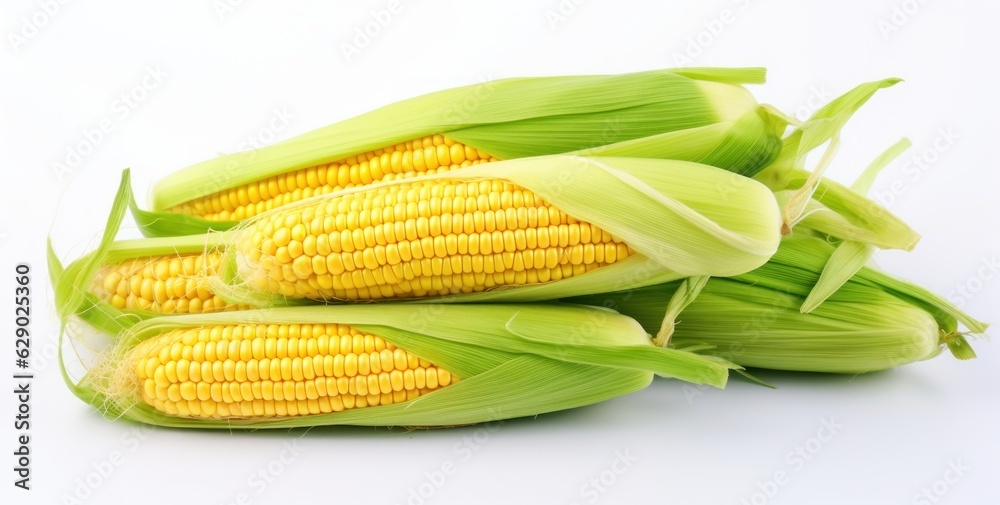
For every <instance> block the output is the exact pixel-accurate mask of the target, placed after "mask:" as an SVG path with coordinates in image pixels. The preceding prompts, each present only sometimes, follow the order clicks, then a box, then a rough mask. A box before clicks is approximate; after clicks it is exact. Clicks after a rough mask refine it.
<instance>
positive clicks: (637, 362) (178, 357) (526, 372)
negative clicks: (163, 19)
mask: <svg viewBox="0 0 1000 505" xmlns="http://www.w3.org/2000/svg"><path fill="white" fill-rule="evenodd" d="M290 325H291V326H290ZM329 325H342V326H338V328H340V329H341V331H343V330H344V328H345V327H349V328H351V331H357V332H359V333H358V335H361V334H363V335H362V336H360V337H359V336H358V335H355V336H354V337H350V336H348V337H345V338H347V340H341V341H342V342H343V343H342V344H341V347H343V346H344V345H351V342H352V341H353V342H354V346H355V347H354V348H355V349H359V348H360V347H358V346H361V347H365V348H366V349H367V347H372V349H371V352H376V351H377V347H376V346H382V348H383V352H386V348H385V347H384V345H392V346H395V349H398V350H400V352H404V351H405V353H408V354H407V356H409V358H407V359H409V360H410V362H411V366H418V367H421V369H423V368H426V367H436V368H433V369H435V370H438V372H437V374H438V375H440V376H441V377H442V382H441V383H440V384H438V385H437V386H436V387H432V388H431V387H430V386H431V384H430V380H431V379H430V374H431V372H428V375H427V381H428V385H427V386H426V387H425V390H424V391H420V392H418V394H413V395H411V397H407V395H406V394H402V395H399V394H397V395H396V397H397V398H396V399H395V400H391V398H392V394H390V396H389V398H390V399H388V400H387V401H388V403H381V404H378V405H377V406H372V404H369V403H367V400H366V401H365V402H362V403H364V404H362V403H359V401H360V400H355V399H352V400H350V401H349V402H346V403H348V405H346V406H345V402H343V401H340V402H339V403H338V401H337V400H330V402H331V404H332V405H334V406H335V407H336V408H340V409H341V410H339V411H332V412H326V413H312V412H313V410H315V409H316V408H318V405H319V404H320V403H323V401H322V399H321V398H329V397H337V398H342V399H344V400H346V399H347V398H346V397H347V396H348V395H350V396H353V397H359V396H358V394H356V393H355V391H354V390H353V389H351V390H350V391H348V390H342V391H330V390H327V393H326V395H325V396H322V395H320V394H319V393H309V395H308V398H307V397H303V398H302V400H301V401H300V402H298V403H297V404H298V405H300V406H301V407H296V409H297V410H296V411H295V412H294V414H293V413H291V412H290V411H288V412H286V411H284V410H280V407H279V410H270V409H268V408H267V407H266V405H268V404H267V403H266V402H268V401H270V400H264V399H262V398H261V399H256V396H261V393H260V391H261V388H263V390H264V391H265V392H266V391H268V386H267V385H266V384H264V385H262V383H261V381H264V379H260V378H256V377H255V376H253V375H252V374H250V373H248V374H246V375H247V376H248V378H246V379H241V377H242V375H240V374H241V373H242V372H240V371H239V370H241V368H240V366H243V365H246V361H247V360H248V359H249V360H252V361H257V358H258V357H259V358H260V359H261V360H263V359H266V358H268V357H271V358H273V359H275V360H282V363H281V365H282V366H284V365H285V363H284V362H283V361H284V358H279V356H280V353H283V352H286V351H284V349H286V348H287V349H288V351H287V353H288V355H289V356H294V354H293V353H294V352H299V353H302V352H305V351H303V350H305V349H310V351H308V352H309V355H310V356H312V360H311V363H314V364H315V363H321V362H322V358H323V357H324V356H325V355H328V353H335V351H334V350H333V349H334V347H336V345H335V344H333V343H330V344H327V343H326V342H327V341H328V339H327V337H326V336H325V335H326V334H327V332H329V328H331V327H330V326H329ZM292 326H294V328H293V327H292ZM300 328H301V330H300ZM108 329H112V330H113V329H114V327H109V328H108ZM186 330H192V331H187V332H186V333H185V331H186ZM285 330H287V333H282V332H283V331H285ZM171 332H174V333H171ZM177 332H180V333H177ZM293 332H296V333H293ZM307 332H308V335H307ZM227 334H229V335H233V337H231V338H233V339H234V340H233V341H234V342H236V343H237V344H240V343H243V344H242V347H241V345H235V347H234V346H233V345H229V346H228V349H230V351H229V353H230V354H229V356H230V357H229V358H227V359H229V360H237V361H239V362H240V363H241V364H242V365H236V368H235V369H236V370H237V372H236V374H235V375H230V374H231V373H232V370H233V368H232V367H230V365H226V367H227V368H225V370H226V372H225V374H223V375H225V377H224V378H223V377H222V375H218V376H216V377H215V379H212V378H211V377H210V376H209V375H203V374H200V373H198V372H197V370H196V369H198V368H199V367H198V365H199V364H200V360H208V359H209V357H208V355H207V353H205V352H203V350H204V349H208V347H205V346H204V344H202V345H201V347H199V344H198V342H203V343H204V342H205V341H206V340H207V339H211V338H223V339H225V338H226V337H225V335H227ZM164 335H167V336H170V335H176V338H174V339H173V340H168V341H164V342H163V343H160V342H159V341H158V340H157V339H162V338H164ZM213 335H215V337H213ZM236 335H240V339H243V340H240V341H238V342H237V340H238V339H237V337H236ZM220 336H221V337H220ZM265 336H272V337H273V338H274V339H276V343H274V344H273V346H272V345H271V344H270V343H269V344H268V347H266V348H265V347H264V343H263V342H258V341H257V340H259V339H260V338H264V337H265ZM358 338H360V340H358ZM383 340H384V342H385V343H386V344H384V345H383V344H380V343H379V342H380V341H383ZM329 341H330V342H334V341H333V340H329ZM150 345H152V346H153V347H152V348H150ZM156 345H160V346H161V347H160V348H161V350H159V351H157V350H156V349H157V348H156V347H155V346H156ZM164 345H166V347H163V346H164ZM258 346H260V347H259V348H258ZM210 347H213V348H215V347H218V349H219V351H218V352H225V349H226V348H227V346H214V345H213V346H210ZM327 348H329V349H330V350H329V351H327V350H326V349H327ZM150 349H153V351H152V354H150V353H149V352H147V351H149V350H150ZM251 349H252V350H251ZM293 349H298V351H293ZM234 352H235V354H233V353H234ZM258 352H259V353H261V354H260V355H258V354H257V353H258ZM365 352H369V351H368V350H366V351H365ZM389 352H390V354H392V353H393V352H394V351H391V350H390V351H389ZM137 353H138V354H137ZM269 353H278V354H275V355H274V356H271V354H269ZM314 353H318V354H314ZM396 354H398V353H396ZM147 356H148V357H147ZM156 356H159V358H157V357H156ZM317 356H319V358H317ZM373 356H376V357H377V353H376V354H375V355H373ZM366 357H367V356H366ZM219 359H221V358H219ZM317 359H319V361H317ZM375 359H376V358H375V357H373V358H372V360H375ZM404 361H405V359H404ZM164 362H167V363H168V364H164ZM178 363H180V364H178ZM303 363H304V364H301V365H300V364H298V363H296V364H294V365H293V364H289V366H295V367H299V366H301V367H302V370H303V373H305V374H306V375H305V377H306V378H303V377H298V376H296V377H294V378H292V377H291V376H289V377H284V378H285V379H286V380H290V381H291V380H294V381H296V386H298V385H299V383H302V384H305V383H315V384H318V383H319V381H320V379H323V380H324V381H325V378H322V377H317V378H315V379H312V378H308V377H311V376H310V374H311V373H312V372H311V370H313V368H308V367H309V366H310V365H309V364H308V363H305V362H304V360H303ZM383 363H384V362H383ZM390 363H391V361H390ZM348 366H349V367H350V366H352V365H348ZM366 366H367V365H366ZM371 366H372V367H374V366H375V362H374V361H372V365H371ZM405 366H406V365H404V367H405ZM63 368H64V370H65V366H64V367H63ZM164 368H165V369H166V373H164ZM266 368H267V367H262V370H265V369H266ZM314 368H315V370H317V371H321V370H322V367H319V365H316V367H314ZM731 368H732V365H731V364H729V363H726V362H725V361H723V360H719V359H717V358H713V357H705V356H699V355H697V354H693V353H690V352H686V351H678V350H674V349H665V348H660V347H656V346H654V345H652V344H651V342H650V340H649V336H648V335H647V334H646V332H645V331H643V329H642V328H641V327H640V326H639V325H638V323H636V322H635V321H634V320H632V319H630V318H627V317H625V316H621V315H619V314H616V313H614V312H612V311H608V310H605V309H599V308H595V307H583V306H574V305H559V304H550V305H544V304H534V305H421V306H405V305H392V306H373V305H366V306H362V305H351V306H314V307H298V308H283V309H272V310H262V311H242V312H232V313H217V314H203V315H186V316H166V317H158V318H152V319H148V320H145V321H142V322H137V323H135V324H134V325H132V326H130V327H129V328H128V329H127V330H126V331H124V332H123V333H121V334H120V335H119V336H118V337H117V338H116V341H115V343H114V344H113V345H112V347H111V348H109V349H107V350H106V351H105V352H104V353H103V354H102V355H101V356H99V357H98V359H97V360H96V361H95V363H94V364H93V366H92V367H91V368H90V369H89V371H88V372H87V374H86V375H85V376H84V377H83V378H82V379H81V380H80V381H79V382H74V381H72V380H68V382H67V384H68V386H69V387H70V389H71V390H72V391H73V392H74V394H76V395H77V396H78V397H80V398H81V399H82V400H84V401H85V402H87V403H89V404H91V405H92V406H94V407H95V408H97V409H99V410H100V411H101V412H102V413H104V414H105V415H107V416H109V417H111V418H126V419H130V420H134V421H138V422H143V423H149V424H156V425H160V426H169V427H186V428H215V429H233V428H237V429H243V428H247V429H259V428H290V427H302V426H322V425H340V424H354V425H379V426H454V425H462V424H470V423H478V422H486V421H494V420H498V419H507V418H514V417H523V416H531V415H537V414H542V413H546V412H552V411H556V410H563V409H569V408H574V407H579V406H583V405H589V404H592V403H597V402H600V401H603V400H606V399H609V398H613V397H616V396H619V395H623V394H627V393H631V392H634V391H637V390H639V389H642V388H644V387H645V386H646V385H648V384H649V382H650V381H651V380H652V377H653V375H654V374H657V375H661V376H665V377H676V378H681V379H683V380H690V381H693V382H696V383H700V384H708V385H712V386H717V387H722V386H723V385H724V384H725V382H726V377H727V375H728V371H729V369H731ZM188 369H190V370H191V371H192V372H191V374H188V373H187V372H186V370H188ZM244 369H246V370H251V369H252V365H250V366H244ZM253 369H255V368H253ZM208 370H211V367H209V368H208ZM219 370H220V371H219V372H218V373H219V374H222V372H221V370H222V367H221V365H220V368H219ZM278 370H279V373H281V374H284V373H285V371H284V369H282V368H281V367H279V368H278ZM289 370H292V369H289ZM294 370H298V368H294ZM358 370H359V371H358V372H357V373H363V371H362V370H361V368H358ZM441 370H446V371H448V372H447V375H443V374H442V372H441ZM145 371H149V376H150V377H152V376H155V377H156V379H155V381H153V382H150V380H152V379H149V380H140V378H139V376H140V374H143V373H145ZM272 373H273V372H272ZM195 374H197V376H196V375H195ZM451 376H454V377H456V378H459V379H455V380H450V379H449V380H448V381H447V382H444V381H445V378H446V377H451ZM234 377H235V378H234ZM272 378H273V376H272ZM67 379H68V376H67ZM205 380H222V381H232V380H235V381H243V380H246V381H248V383H247V385H246V386H244V387H243V388H242V393H241V392H240V391H237V390H238V389H240V388H237V387H235V386H234V387H233V388H232V394H233V395H234V398H223V397H222V396H219V397H218V398H220V400H219V401H218V402H216V400H215V399H212V398H214V396H213V397H212V398H210V397H209V396H204V398H206V400H205V401H204V402H202V404H204V405H205V406H206V407H207V408H206V409H203V408H202V407H201V405H202V404H199V405H198V406H194V403H197V402H199V401H201V400H198V399H194V398H195V396H196V395H197V394H200V393H201V389H199V388H201V386H195V385H194V384H195V383H200V381H205ZM345 380H346V379H345ZM392 380H393V381H395V380H396V378H393V379H392ZM400 380H402V379H400ZM185 381H188V382H191V384H186V383H185ZM249 382H256V386H253V387H251V385H250V384H249ZM264 382H266V381H264ZM178 383H180V384H181V385H178ZM217 383H218V382H216V384H217ZM143 384H145V386H144V385H143ZM226 384H228V382H227V383H226ZM168 385H169V387H167V386H168ZM159 387H162V388H163V391H157V388H159ZM303 387H304V388H305V389H298V391H315V388H311V387H310V386H308V385H305V386H303ZM351 387H352V388H353V386H351ZM359 387H360V384H359ZM392 387H393V390H394V391H395V387H396V386H395V383H394V384H393V386H392ZM184 388H186V389H184ZM426 388H430V389H426ZM203 389H205V391H208V390H210V389H211V388H208V387H207V386H206V387H205V388H203ZM278 389H280V388H278V387H277V386H275V387H274V391H275V393H276V394H277V393H278ZM285 389H286V390H288V388H285ZM144 390H145V391H147V392H149V394H151V395H153V396H152V397H154V398H155V397H156V395H158V394H162V395H169V396H170V398H172V399H173V400H168V401H167V402H166V403H164V402H162V401H159V400H156V401H154V400H149V398H150V397H147V396H143V394H144V393H143V391H144ZM167 390H169V393H167V392H166V391H167ZM196 390H197V391H198V392H197V393H196V392H195V391H196ZM296 390H297V389H296V388H291V389H290V391H291V394H292V395H293V397H295V395H299V394H305V393H301V392H299V393H297V392H295V391H296ZM179 391H185V392H184V393H183V394H184V397H181V396H179V395H181V394H182V393H180V392H179ZM225 391H226V392H225V393H218V394H220V395H224V396H226V397H228V396H229V389H228V388H227V389H225ZM320 392H322V391H321V390H320ZM369 393H371V391H369ZM212 394H213V395H214V394H216V393H215V391H214V390H213V393H212ZM240 394H243V395H244V396H243V397H242V398H237V396H238V395H240ZM250 396H253V397H255V399H253V400H250V399H248V397H250ZM369 396H371V395H369ZM187 398H191V400H188V399H187ZM359 398H360V397H359ZM174 400H176V402H175V403H178V404H180V403H182V402H186V403H183V406H182V407H181V410H177V409H176V408H174V407H165V406H166V405H168V404H171V402H174ZM396 400H401V401H396ZM241 402H246V404H243V405H241ZM215 403H222V404H226V405H225V406H224V407H222V406H218V408H221V410H219V409H217V406H216V405H215ZM189 405H190V406H192V407H194V408H193V409H189V408H188V406H189ZM158 406H159V407H160V408H158ZM347 407H351V408H347ZM362 407H363V408H362ZM241 409H242V410H241ZM311 409H312V410H311ZM170 411H173V412H177V413H171V412H170ZM219 412H228V413H229V414H228V415H225V416H219V415H218V414H219ZM260 412H266V414H261V415H258V414H259V413H260ZM280 412H285V415H278V414H279V413H280ZM213 416H214V417H213Z"/></svg>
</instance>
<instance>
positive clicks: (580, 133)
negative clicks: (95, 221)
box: [132, 68, 786, 236]
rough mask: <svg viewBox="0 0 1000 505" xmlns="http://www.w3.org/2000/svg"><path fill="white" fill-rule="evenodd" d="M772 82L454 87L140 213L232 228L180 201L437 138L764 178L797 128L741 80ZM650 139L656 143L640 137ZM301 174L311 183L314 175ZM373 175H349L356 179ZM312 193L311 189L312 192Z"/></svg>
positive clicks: (179, 187)
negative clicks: (661, 161) (788, 129)
mask: <svg viewBox="0 0 1000 505" xmlns="http://www.w3.org/2000/svg"><path fill="white" fill-rule="evenodd" d="M763 80H764V70H763V69H759V68H750V69H710V68H701V69H686V70H654V71H647V72H638V73H631V74H623V75H603V76H572V77H540V78H520V79H504V80H499V81H494V82H488V83H483V84H479V85H472V86H465V87H460V88H455V89H449V90H444V91H440V92H436V93H431V94H428V95H424V96H420V97H416V98H412V99H409V100H404V101H402V102H398V103H395V104H392V105H389V106H386V107H383V108H380V109H377V110H374V111H371V112H369V113H367V114H363V115H361V116H358V117H355V118H352V119H348V120H345V121H341V122H339V123H336V124H333V125H330V126H327V127H324V128H320V129H317V130H314V131H312V132H309V133H305V134H302V135H299V136H297V137H294V138H291V139H289V140H286V141H284V142H280V143H278V144H275V145H272V146H267V147H263V148H260V149H255V150H253V151H250V152H245V153H235V154H230V155H225V156H221V157H219V158H215V159H212V160H208V161H205V162H202V163H198V164H195V165H192V166H190V167H187V168H185V169H182V170H180V171H178V172H176V173H174V174H172V175H170V176H168V177H166V178H164V179H163V180H161V181H160V182H158V183H157V184H156V186H155V187H154V188H153V192H152V201H151V205H152V210H151V211H144V210H141V209H139V208H138V207H137V206H133V208H132V210H133V214H134V215H135V217H136V220H137V222H138V223H139V225H140V228H141V229H142V231H143V233H144V234H146V235H147V236H162V235H180V234H194V233H201V232H203V231H205V230H208V229H215V230H225V229H228V228H230V227H232V226H233V225H235V222H234V221H233V220H232V219H230V220H218V219H213V220H209V219H201V218H199V217H196V216H192V215H185V214H178V213H176V212H171V209H177V208H178V206H181V205H183V204H185V202H191V201H193V200H196V199H198V198H201V197H205V196H208V195H213V194H219V193H220V192H223V191H228V190H230V189H234V188H238V187H241V186H242V185H246V184H248V183H256V182H258V181H263V180H266V179H268V178H271V177H277V176H284V175H285V174H291V173H293V172H295V171H298V170H304V169H308V168H310V167H318V166H325V165H327V164H330V163H333V162H338V160H345V159H351V157H356V156H357V155H359V154H362V153H370V154H372V156H378V153H383V151H382V150H383V148H387V147H391V146H395V145H397V144H400V143H406V142H412V141H414V140H415V139H421V138H427V139H430V138H431V137H433V136H439V137H441V139H445V138H446V139H447V140H448V142H456V143H459V144H461V145H462V146H464V147H465V148H468V149H471V150H472V151H469V152H470V154H471V153H475V156H476V157H477V158H480V157H481V156H488V157H491V158H498V159H501V160H506V159H514V158H522V157H528V156H538V155H545V154H558V153H568V152H575V151H581V150H588V149H598V150H599V149H601V148H602V146H607V147H608V152H606V153H601V152H596V153H593V154H606V155H615V156H621V155H629V156H638V155H649V154H651V153H655V154H656V156H658V157H665V158H675V159H684V160H691V161H697V162H702V163H707V164H713V165H717V166H720V167H722V168H726V169H729V170H732V171H734V172H736V173H740V174H742V175H748V176H752V175H754V174H755V173H757V172H758V171H759V170H760V169H762V168H763V167H764V166H765V165H767V164H768V163H769V162H770V161H771V160H773V159H774V157H775V156H777V155H778V153H779V151H780V149H781V142H780V135H781V133H782V132H783V131H784V129H785V126H786V124H785V123H784V122H783V121H782V120H781V119H779V118H777V117H775V116H774V115H772V114H770V113H769V112H767V110H765V109H763V108H761V106H760V105H758V104H757V102H756V101H755V100H754V98H753V97H752V96H751V95H750V93H749V92H748V91H747V90H746V89H744V88H743V87H742V86H740V84H742V83H757V82H763ZM642 138H647V139H648V142H645V143H644V142H639V143H637V142H636V141H637V139H642ZM651 146H654V147H651ZM462 157H463V158H464V155H462ZM366 159H367V158H366ZM355 162H356V163H361V162H367V161H366V160H365V159H360V158H359V159H357V160H356V161H355ZM456 166H458V165H456ZM300 175H301V176H302V178H303V180H304V179H305V178H306V175H307V174H305V173H303V174H300ZM314 178H315V177H314ZM363 179H364V178H362V179H359V180H358V181H355V182H350V181H348V186H353V185H354V184H356V183H362V182H363ZM293 180H294V177H293ZM281 182H282V184H283V182H284V181H281ZM331 184H332V183H331ZM337 189H344V188H342V187H341V185H340V184H339V183H338V184H334V185H332V187H327V188H325V189H324V190H322V191H334V190H337ZM234 191H235V189H234ZM275 191H277V189H276V190H275ZM316 191H317V192H322V191H320V190H316ZM311 194H313V188H311V187H310V188H309V189H308V190H307V191H305V192H304V194H303V195H302V196H308V195H311ZM227 198H236V193H233V195H232V196H231V197H229V196H227ZM239 198H240V199H241V200H243V199H245V198H246V195H245V194H240V197H239ZM236 219H242V217H236Z"/></svg>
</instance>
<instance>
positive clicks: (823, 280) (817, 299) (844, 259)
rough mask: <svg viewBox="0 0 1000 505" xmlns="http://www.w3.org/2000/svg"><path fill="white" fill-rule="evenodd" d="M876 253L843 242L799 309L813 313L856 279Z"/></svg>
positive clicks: (860, 245)
mask: <svg viewBox="0 0 1000 505" xmlns="http://www.w3.org/2000/svg"><path fill="white" fill-rule="evenodd" d="M874 253H875V247H873V246H871V245H868V244H862V243H861V242H854V241H853V240H845V241H843V242H841V243H840V244H839V245H838V246H837V248H836V249H835V250H834V251H833V254H832V255H831V256H830V260H829V261H827V263H826V266H824V267H823V271H822V272H821V273H820V275H819V280H818V281H816V285H815V286H813V288H812V291H810V292H809V296H807V297H806V300H805V301H804V302H802V307H801V308H800V309H799V310H800V311H801V312H802V313H808V312H812V311H813V309H815V308H816V307H818V306H819V304H821V303H823V302H824V301H825V300H826V299H827V298H829V297H830V295H832V294H833V293H835V292H836V291H837V290H838V289H840V287H841V286H843V285H844V284H845V283H846V282H847V281H849V280H851V277H854V274H856V273H858V270H861V267H863V266H865V263H867V262H868V260H869V259H870V258H871V257H872V254H874Z"/></svg>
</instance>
